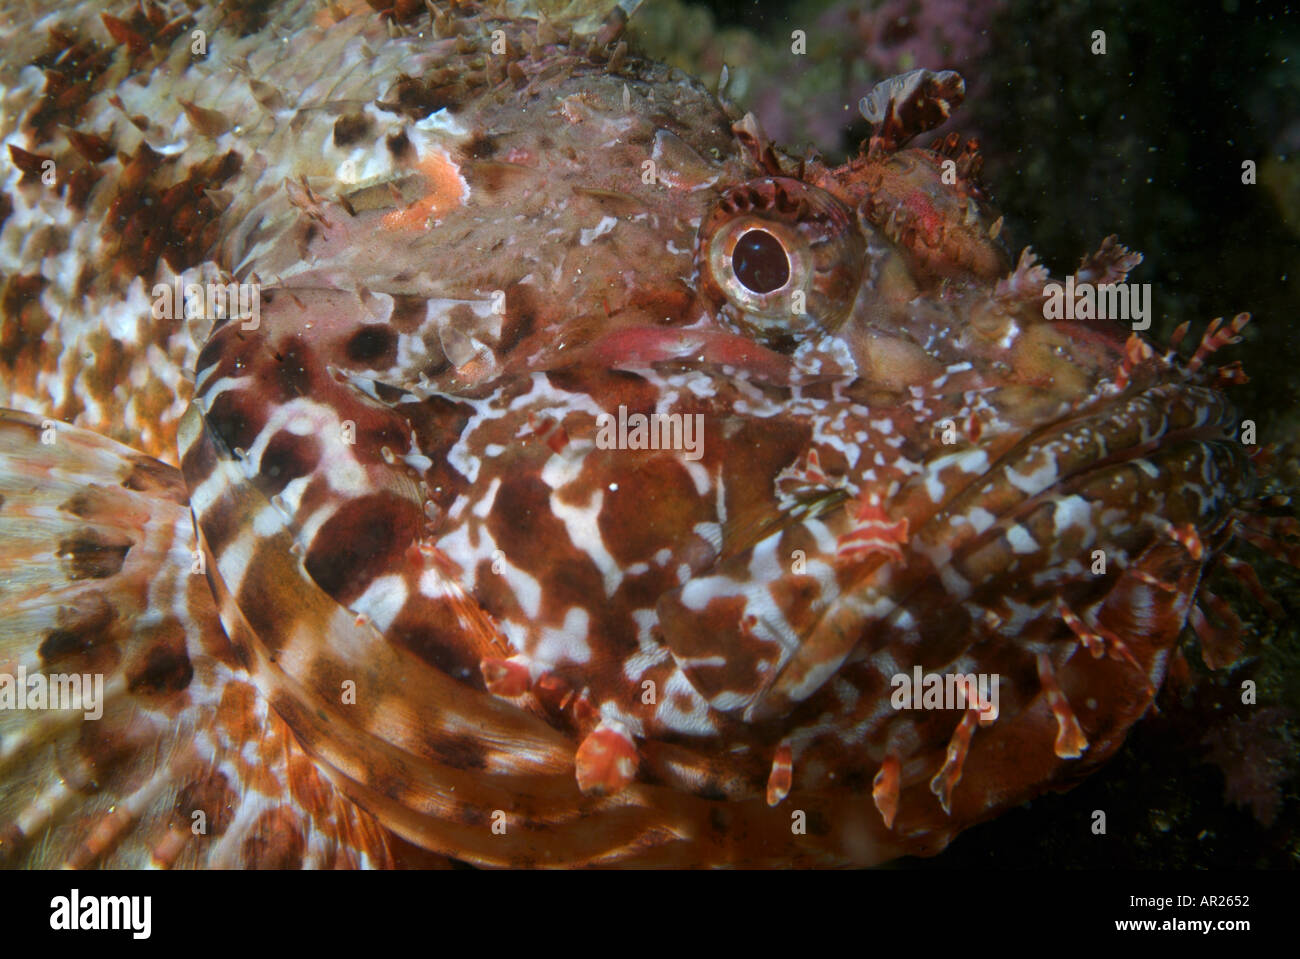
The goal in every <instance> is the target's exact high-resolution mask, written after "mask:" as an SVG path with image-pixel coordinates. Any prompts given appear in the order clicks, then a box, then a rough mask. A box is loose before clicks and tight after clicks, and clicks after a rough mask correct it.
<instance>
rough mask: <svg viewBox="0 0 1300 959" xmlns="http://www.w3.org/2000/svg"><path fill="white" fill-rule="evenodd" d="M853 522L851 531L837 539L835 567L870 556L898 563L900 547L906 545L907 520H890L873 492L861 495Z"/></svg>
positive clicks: (901, 556)
mask: <svg viewBox="0 0 1300 959" xmlns="http://www.w3.org/2000/svg"><path fill="white" fill-rule="evenodd" d="M854 519H855V520H856V523H855V525H854V527H853V529H852V530H851V531H849V532H848V533H845V534H844V535H843V536H841V537H840V539H839V543H838V544H837V547H836V551H835V563H836V565H838V566H843V565H848V564H850V563H856V562H860V561H862V560H863V559H865V558H866V557H868V556H870V555H872V554H873V553H882V554H884V555H885V556H886V557H888V558H889V559H891V560H901V559H902V558H903V550H902V549H901V547H902V546H903V544H905V543H906V542H907V538H908V534H907V527H908V520H907V517H906V516H904V517H903V518H902V519H900V520H897V521H894V520H891V519H890V518H889V516H888V515H887V514H886V513H885V510H884V507H882V506H881V505H880V497H879V495H878V494H876V493H870V494H868V495H867V496H865V497H864V498H863V499H862V501H861V502H860V503H859V505H858V509H857V512H856V513H855V514H854Z"/></svg>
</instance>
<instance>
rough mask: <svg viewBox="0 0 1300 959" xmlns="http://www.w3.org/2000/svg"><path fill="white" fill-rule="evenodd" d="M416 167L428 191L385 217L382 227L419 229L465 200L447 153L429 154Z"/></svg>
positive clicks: (458, 178)
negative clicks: (402, 208)
mask: <svg viewBox="0 0 1300 959" xmlns="http://www.w3.org/2000/svg"><path fill="white" fill-rule="evenodd" d="M415 166H416V169H418V170H419V171H420V172H421V173H423V174H424V180H425V183H426V184H427V186H428V192H427V193H426V194H425V195H424V196H423V197H421V198H420V199H418V200H416V201H415V202H414V203H412V204H411V205H410V206H408V207H407V208H406V209H404V210H394V211H393V212H392V213H388V214H386V215H385V216H384V226H385V227H387V228H388V229H390V230H422V229H424V227H425V224H426V223H428V221H429V220H430V219H431V218H433V217H438V216H441V215H442V214H444V213H446V212H447V211H448V210H452V209H455V208H456V207H458V206H460V204H461V202H462V201H463V200H464V199H465V186H464V183H463V182H462V181H461V178H460V167H458V166H456V164H455V163H453V162H452V160H451V158H450V157H449V156H447V154H446V153H444V152H442V151H441V150H434V151H431V152H429V153H427V154H425V155H424V156H422V157H420V159H419V161H418V162H417V163H416V164H415Z"/></svg>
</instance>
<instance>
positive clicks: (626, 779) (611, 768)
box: [574, 725, 638, 795]
mask: <svg viewBox="0 0 1300 959" xmlns="http://www.w3.org/2000/svg"><path fill="white" fill-rule="evenodd" d="M637 765H638V759H637V754H636V746H635V745H634V744H633V742H632V740H631V739H630V738H628V736H627V735H626V734H625V733H624V732H623V731H622V729H621V728H616V727H615V726H613V725H602V726H601V727H600V728H598V729H596V730H595V732H593V733H591V735H589V736H588V737H587V738H586V739H584V740H583V741H582V745H580V746H579V747H578V752H577V754H576V755H575V756H574V767H575V771H576V773H577V777H578V788H579V789H581V790H582V791H583V792H584V793H588V794H592V793H595V794H598V795H608V794H609V793H615V792H618V791H619V790H620V789H622V788H623V787H624V786H626V785H627V784H628V783H630V782H632V780H633V779H635V778H636V770H637Z"/></svg>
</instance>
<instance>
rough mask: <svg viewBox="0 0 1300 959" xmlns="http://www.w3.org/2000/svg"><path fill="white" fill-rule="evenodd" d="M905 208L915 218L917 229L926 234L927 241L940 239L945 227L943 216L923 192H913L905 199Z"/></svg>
mask: <svg viewBox="0 0 1300 959" xmlns="http://www.w3.org/2000/svg"><path fill="white" fill-rule="evenodd" d="M903 204H904V206H906V207H907V211H908V213H909V214H910V215H911V216H912V217H913V222H914V223H915V225H916V227H917V228H918V229H919V230H920V231H921V232H922V233H924V234H925V237H926V239H927V240H929V239H936V240H937V239H938V236H939V231H940V230H941V229H942V227H943V214H941V213H940V212H939V211H938V210H936V209H935V208H934V204H933V203H931V202H930V198H929V197H928V196H926V195H925V193H924V192H922V191H921V190H912V191H911V192H910V193H908V194H907V196H906V197H904V199H903Z"/></svg>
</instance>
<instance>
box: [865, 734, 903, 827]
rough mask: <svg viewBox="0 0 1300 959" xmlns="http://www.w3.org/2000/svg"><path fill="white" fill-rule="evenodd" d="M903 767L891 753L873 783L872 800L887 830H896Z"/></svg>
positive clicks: (881, 765)
mask: <svg viewBox="0 0 1300 959" xmlns="http://www.w3.org/2000/svg"><path fill="white" fill-rule="evenodd" d="M900 773H901V765H900V763H899V761H898V757H897V756H895V755H894V754H893V753H890V754H889V755H888V756H886V757H885V761H884V762H882V763H881V764H880V771H879V772H877V773H876V778H875V779H873V780H872V782H871V800H872V802H874V803H875V804H876V809H878V810H879V811H880V818H881V819H883V820H884V821H885V828H886V829H893V828H894V817H895V816H897V815H898V783H899V777H900Z"/></svg>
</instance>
